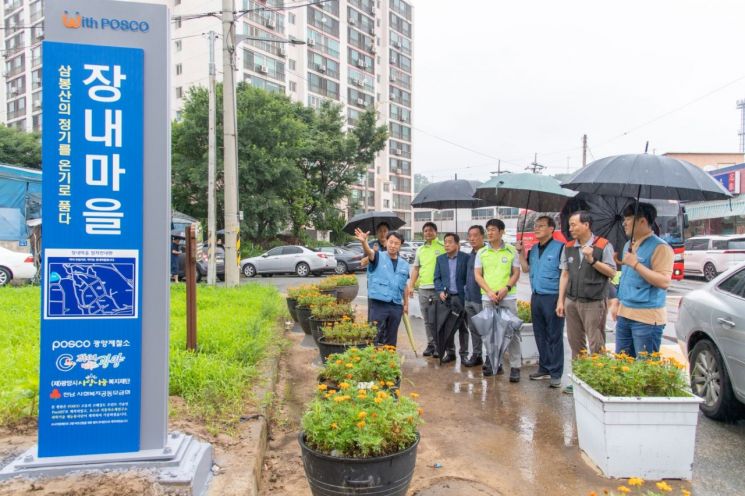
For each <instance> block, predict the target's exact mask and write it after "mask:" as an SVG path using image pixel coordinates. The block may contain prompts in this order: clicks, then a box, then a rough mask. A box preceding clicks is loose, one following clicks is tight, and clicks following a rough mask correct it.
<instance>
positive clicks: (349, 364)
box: [344, 363, 354, 369]
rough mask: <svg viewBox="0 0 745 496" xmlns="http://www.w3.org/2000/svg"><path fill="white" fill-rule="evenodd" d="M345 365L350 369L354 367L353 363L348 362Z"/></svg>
mask: <svg viewBox="0 0 745 496" xmlns="http://www.w3.org/2000/svg"><path fill="white" fill-rule="evenodd" d="M344 366H345V367H346V368H348V369H351V368H352V367H354V365H352V364H351V363H347V364H345V365H344Z"/></svg>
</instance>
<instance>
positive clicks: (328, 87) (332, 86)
mask: <svg viewBox="0 0 745 496" xmlns="http://www.w3.org/2000/svg"><path fill="white" fill-rule="evenodd" d="M308 84H309V89H310V91H312V92H313V93H318V94H319V95H323V96H328V97H331V98H333V99H335V100H338V99H339V83H337V82H335V81H332V80H330V79H326V78H322V77H320V76H318V75H317V74H314V73H312V72H309V73H308Z"/></svg>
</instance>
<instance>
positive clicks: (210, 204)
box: [207, 31, 217, 286]
mask: <svg viewBox="0 0 745 496" xmlns="http://www.w3.org/2000/svg"><path fill="white" fill-rule="evenodd" d="M216 38H217V33H215V32H214V31H210V32H209V39H210V67H209V72H210V81H209V131H208V132H209V138H208V139H209V153H208V154H207V242H208V245H207V246H208V248H207V250H208V251H207V254H208V256H209V258H208V262H207V284H209V285H211V286H214V285H215V283H216V280H217V277H216V276H217V262H216V261H215V249H216V248H215V208H216V206H215V168H216V162H217V150H216V146H215V141H216V139H215V138H216V137H215V114H216V108H215V107H216V105H215V73H216V72H217V71H216V70H215V39H216Z"/></svg>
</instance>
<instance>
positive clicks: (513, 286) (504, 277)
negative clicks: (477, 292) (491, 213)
mask: <svg viewBox="0 0 745 496" xmlns="http://www.w3.org/2000/svg"><path fill="white" fill-rule="evenodd" d="M504 229H505V225H504V222H502V221H501V220H499V219H491V220H490V221H488V222H487V223H486V239H487V240H488V241H489V242H488V243H487V244H486V245H484V247H483V248H481V250H479V252H478V254H477V255H476V261H475V263H474V265H473V266H474V269H473V270H474V276H475V278H476V282H477V283H478V285H479V286H480V287H481V299H482V301H483V306H484V308H487V307H489V306H491V307H493V308H494V307H502V308H506V309H508V310H510V311H511V312H512V313H514V314H515V315H517V280H518V279H520V260H519V258H518V256H517V250H516V249H515V247H514V246H512V245H508V244H507V243H505V242H504V240H503V239H502V236H503V235H504ZM507 352H508V353H509V354H510V382H520V366H521V365H522V352H521V350H520V333H519V331H516V332H515V333H513V335H512V339H511V340H510V344H509V346H508V347H507ZM495 365H496V364H493V363H491V364H487V367H486V369H485V370H484V376H487V377H488V376H491V375H494V373H495V370H494V366H495ZM497 372H498V371H497Z"/></svg>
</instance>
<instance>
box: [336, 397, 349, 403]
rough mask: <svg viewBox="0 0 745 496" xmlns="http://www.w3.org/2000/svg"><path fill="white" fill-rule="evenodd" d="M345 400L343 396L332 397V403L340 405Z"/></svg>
mask: <svg viewBox="0 0 745 496" xmlns="http://www.w3.org/2000/svg"><path fill="white" fill-rule="evenodd" d="M345 399H346V398H345V397H344V396H334V401H336V402H337V403H341V402H342V401H344V400H345Z"/></svg>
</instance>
